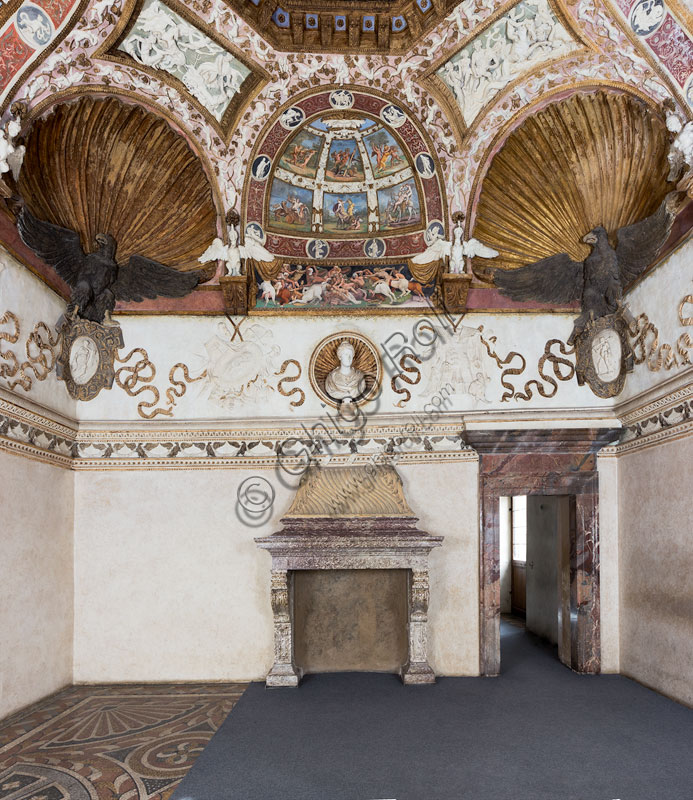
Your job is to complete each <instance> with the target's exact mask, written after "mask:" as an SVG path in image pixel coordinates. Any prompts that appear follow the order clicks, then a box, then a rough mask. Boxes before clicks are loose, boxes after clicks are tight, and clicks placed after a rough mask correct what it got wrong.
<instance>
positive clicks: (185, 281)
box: [113, 255, 202, 303]
mask: <svg viewBox="0 0 693 800" xmlns="http://www.w3.org/2000/svg"><path fill="white" fill-rule="evenodd" d="M201 277H202V273H201V272H200V271H190V272H181V271H180V270H177V269H173V268H172V267H167V266H166V265H165V264H160V263H159V262H158V261H152V260H151V259H150V258H145V257H144V256H137V255H134V256H130V259H129V261H128V263H127V264H125V265H124V266H121V267H120V268H119V269H118V278H117V279H116V282H115V286H114V287H113V291H114V293H115V296H116V299H117V300H123V301H128V300H131V301H133V302H135V303H138V302H139V301H140V300H143V299H144V298H145V297H150V298H155V297H160V296H162V295H163V296H164V297H183V295H186V294H188V292H190V291H192V290H193V289H194V288H195V287H196V286H197V284H198V283H199V282H200V279H201Z"/></svg>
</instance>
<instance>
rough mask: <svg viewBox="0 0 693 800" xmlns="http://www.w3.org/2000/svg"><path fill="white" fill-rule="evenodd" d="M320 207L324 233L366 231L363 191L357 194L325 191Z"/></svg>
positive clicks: (366, 211)
mask: <svg viewBox="0 0 693 800" xmlns="http://www.w3.org/2000/svg"><path fill="white" fill-rule="evenodd" d="M322 209H323V211H322V220H323V232H324V233H327V234H330V233H366V232H367V231H368V200H367V198H366V194H365V192H360V193H358V194H350V193H344V194H333V193H332V192H325V194H324V195H323V201H322Z"/></svg>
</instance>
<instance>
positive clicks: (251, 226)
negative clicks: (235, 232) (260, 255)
mask: <svg viewBox="0 0 693 800" xmlns="http://www.w3.org/2000/svg"><path fill="white" fill-rule="evenodd" d="M248 237H252V238H253V239H257V241H258V242H260V244H264V243H265V241H266V240H267V235H266V234H265V232H264V231H263V230H262V226H261V225H258V224H257V222H250V223H248V224H247V225H246V226H245V238H246V239H247V238H248Z"/></svg>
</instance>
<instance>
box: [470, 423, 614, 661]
mask: <svg viewBox="0 0 693 800" xmlns="http://www.w3.org/2000/svg"><path fill="white" fill-rule="evenodd" d="M617 435H618V431H617V430H615V429H610V428H608V429H566V430H548V429H538V430H516V431H510V430H496V431H489V430H485V431H468V432H467V436H466V438H467V442H468V443H469V444H470V445H472V447H474V448H475V449H476V451H477V452H478V453H479V515H480V536H479V543H480V562H479V563H480V588H479V639H480V641H479V670H480V673H481V675H484V676H494V675H499V674H500V666H501V663H500V527H499V523H500V515H499V510H500V498H501V497H503V496H509V495H520V494H527V495H568V496H569V497H570V498H571V499H570V518H571V519H570V555H569V564H568V569H569V575H570V586H569V589H567V591H566V596H565V598H564V602H565V606H564V607H565V612H566V614H567V616H568V617H569V636H568V635H566V638H565V641H564V643H563V644H562V647H561V660H562V661H563V663H565V664H566V665H567V666H569V667H570V668H571V669H573V670H575V671H576V672H581V673H598V672H599V671H600V669H601V646H600V611H599V518H598V510H599V476H598V473H597V461H596V453H597V452H598V451H599V450H600V449H601V448H602V447H604V446H605V445H606V444H609V443H610V442H612V441H613V440H614V438H615V437H616V436H617ZM566 633H567V632H566ZM559 637H560V634H559Z"/></svg>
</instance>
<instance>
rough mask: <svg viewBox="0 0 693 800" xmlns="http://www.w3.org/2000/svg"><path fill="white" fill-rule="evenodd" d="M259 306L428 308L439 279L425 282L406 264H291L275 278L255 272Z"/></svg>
mask: <svg viewBox="0 0 693 800" xmlns="http://www.w3.org/2000/svg"><path fill="white" fill-rule="evenodd" d="M256 279H257V287H258V289H257V299H256V301H255V308H256V309H257V310H262V311H276V310H279V309H282V310H284V311H288V312H291V311H300V310H304V311H305V310H308V309H310V310H311V311H315V310H316V309H317V310H323V311H334V312H335V313H337V312H338V313H343V312H344V311H347V310H352V311H353V310H358V309H365V308H371V309H372V308H383V309H392V310H400V309H406V308H411V309H420V308H427V307H428V306H429V305H430V303H431V300H430V297H431V294H432V293H433V289H434V288H435V283H431V284H429V285H427V286H422V285H421V284H420V283H418V282H416V281H415V280H413V278H412V276H411V273H410V272H409V268H408V267H407V266H405V265H403V264H396V265H387V266H383V267H380V268H378V269H374V268H373V267H372V266H371V267H366V266H348V267H346V266H344V267H342V266H334V267H330V266H317V265H313V264H307V265H306V264H286V265H285V266H284V268H283V270H282V272H281V273H280V274H279V275H278V277H277V278H276V280H274V281H263V280H262V278H260V277H259V276H257V275H256Z"/></svg>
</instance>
